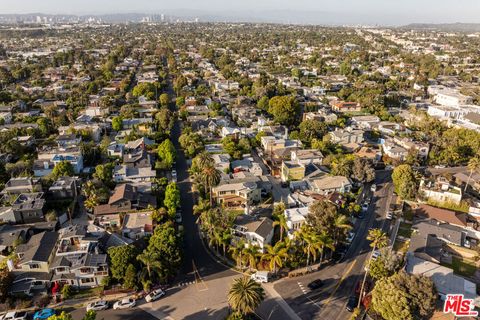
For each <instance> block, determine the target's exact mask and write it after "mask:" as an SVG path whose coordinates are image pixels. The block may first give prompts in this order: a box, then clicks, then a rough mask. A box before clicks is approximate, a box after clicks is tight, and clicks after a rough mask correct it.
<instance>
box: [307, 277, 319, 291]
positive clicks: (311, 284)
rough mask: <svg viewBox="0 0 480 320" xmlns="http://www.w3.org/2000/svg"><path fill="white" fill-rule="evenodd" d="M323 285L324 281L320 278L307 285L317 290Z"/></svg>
mask: <svg viewBox="0 0 480 320" xmlns="http://www.w3.org/2000/svg"><path fill="white" fill-rule="evenodd" d="M322 286H323V281H322V280H320V279H316V280H313V281H312V282H310V283H309V284H308V285H307V287H308V288H309V289H310V290H316V289H318V288H320V287H322Z"/></svg>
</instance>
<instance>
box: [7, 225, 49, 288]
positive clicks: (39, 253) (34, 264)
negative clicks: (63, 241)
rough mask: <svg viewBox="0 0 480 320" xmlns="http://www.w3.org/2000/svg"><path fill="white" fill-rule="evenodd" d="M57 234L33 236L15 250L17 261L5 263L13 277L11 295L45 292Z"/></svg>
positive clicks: (45, 233) (47, 233)
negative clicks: (35, 291) (34, 291)
mask: <svg viewBox="0 0 480 320" xmlns="http://www.w3.org/2000/svg"><path fill="white" fill-rule="evenodd" d="M57 239H58V234H57V233H56V232H42V233H39V234H36V235H33V236H32V237H31V238H30V240H29V241H28V242H27V243H25V244H20V245H18V246H17V248H16V254H17V257H18V259H17V260H16V261H15V262H13V261H11V260H10V261H9V262H7V266H8V268H9V270H10V271H11V272H12V274H13V276H14V280H13V284H12V286H11V287H10V293H11V294H14V295H15V294H26V295H31V294H32V290H45V289H46V288H47V286H48V285H49V283H50V278H51V274H50V270H49V265H50V263H51V261H52V260H53V258H54V254H55V249H56V245H57Z"/></svg>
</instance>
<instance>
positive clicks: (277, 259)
mask: <svg viewBox="0 0 480 320" xmlns="http://www.w3.org/2000/svg"><path fill="white" fill-rule="evenodd" d="M265 249H266V250H267V252H266V253H264V254H263V255H262V260H265V261H268V262H269V267H270V271H273V273H274V274H276V273H277V266H278V267H279V268H281V267H282V266H283V261H282V259H286V258H287V257H288V252H287V248H286V247H285V246H284V244H283V243H282V242H277V243H276V244H275V245H274V246H273V247H272V246H271V245H266V246H265Z"/></svg>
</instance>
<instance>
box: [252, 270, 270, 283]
mask: <svg viewBox="0 0 480 320" xmlns="http://www.w3.org/2000/svg"><path fill="white" fill-rule="evenodd" d="M250 277H251V278H252V279H253V280H255V281H256V282H261V283H267V282H268V280H269V278H270V277H269V272H268V271H257V272H256V273H254V274H252V275H251V276H250Z"/></svg>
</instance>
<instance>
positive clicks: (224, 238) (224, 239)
mask: <svg viewBox="0 0 480 320" xmlns="http://www.w3.org/2000/svg"><path fill="white" fill-rule="evenodd" d="M231 240H232V234H231V233H230V231H229V230H224V231H223V232H222V234H221V236H220V244H221V245H222V248H223V256H224V257H225V254H226V253H227V246H229V245H230V241H231Z"/></svg>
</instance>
